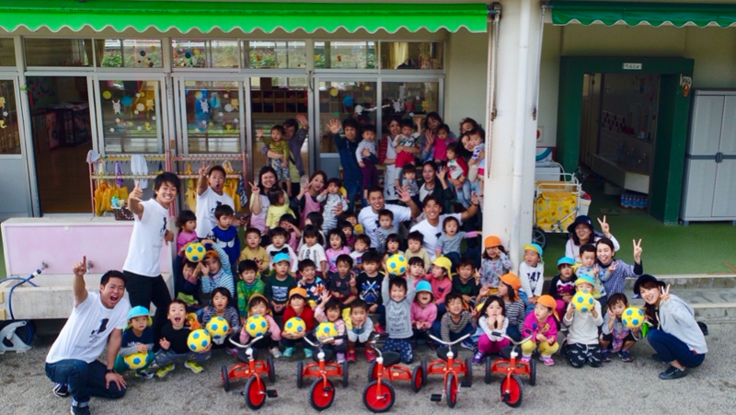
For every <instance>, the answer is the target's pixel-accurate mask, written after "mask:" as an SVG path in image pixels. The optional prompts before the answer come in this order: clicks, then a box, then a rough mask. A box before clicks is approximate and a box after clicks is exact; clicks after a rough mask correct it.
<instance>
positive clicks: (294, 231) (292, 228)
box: [279, 213, 302, 252]
mask: <svg viewBox="0 0 736 415" xmlns="http://www.w3.org/2000/svg"><path fill="white" fill-rule="evenodd" d="M279 227H281V228H284V229H286V232H288V233H289V240H288V241H286V244H287V245H289V246H290V247H291V249H293V250H294V252H298V251H299V241H300V240H301V239H302V230H301V229H300V228H299V222H298V221H297V219H296V218H295V217H294V215H291V214H289V213H286V214H284V215H281V219H279Z"/></svg>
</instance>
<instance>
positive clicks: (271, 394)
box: [266, 390, 279, 398]
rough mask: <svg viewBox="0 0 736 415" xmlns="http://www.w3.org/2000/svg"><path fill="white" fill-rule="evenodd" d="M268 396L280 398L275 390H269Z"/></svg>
mask: <svg viewBox="0 0 736 415" xmlns="http://www.w3.org/2000/svg"><path fill="white" fill-rule="evenodd" d="M266 396H268V397H269V398H278V397H279V393H278V392H277V391H275V390H267V391H266Z"/></svg>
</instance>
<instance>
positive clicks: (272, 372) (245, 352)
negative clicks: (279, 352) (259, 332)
mask: <svg viewBox="0 0 736 415" xmlns="http://www.w3.org/2000/svg"><path fill="white" fill-rule="evenodd" d="M262 338H263V336H258V337H254V338H252V339H251V341H250V342H249V343H248V344H245V345H243V344H240V343H238V342H237V341H235V339H234V338H233V337H230V338H229V340H230V343H232V344H234V345H235V346H237V347H238V360H240V363H238V364H236V365H234V366H233V367H231V368H230V370H229V371H228V370H227V366H225V365H223V366H222V387H223V389H225V392H228V391H230V381H231V380H235V379H240V378H248V381H247V382H246V383H245V387H244V388H243V392H242V394H243V396H244V397H245V404H246V405H248V408H250V409H253V410H255V409H260V408H261V407H262V406H263V404H264V403H265V402H266V396H268V397H269V398H276V397H278V392H276V391H275V390H266V385H265V384H264V383H263V381H262V380H261V376H260V375H261V374H263V373H266V374H268V381H269V382H271V383H273V382H274V381H275V380H276V369H275V368H274V366H273V357H272V356H268V359H267V360H265V361H263V360H258V350H257V349H254V348H253V347H252V345H253V344H254V343H255V342H257V341H258V340H261V339H262Z"/></svg>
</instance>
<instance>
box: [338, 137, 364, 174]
mask: <svg viewBox="0 0 736 415" xmlns="http://www.w3.org/2000/svg"><path fill="white" fill-rule="evenodd" d="M332 139H333V140H334V141H335V147H337V152H338V154H340V164H341V165H342V178H343V180H345V181H363V171H362V170H360V166H359V165H358V160H356V159H355V151H356V150H357V149H358V143H359V142H360V140H356V141H355V142H352V141H350V140H348V139H347V138H345V137H341V136H340V134H333V135H332Z"/></svg>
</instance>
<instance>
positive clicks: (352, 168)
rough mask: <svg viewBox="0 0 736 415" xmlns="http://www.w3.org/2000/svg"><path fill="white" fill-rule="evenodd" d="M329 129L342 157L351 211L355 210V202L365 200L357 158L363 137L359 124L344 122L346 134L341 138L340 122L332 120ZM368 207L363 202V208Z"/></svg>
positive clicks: (344, 181)
mask: <svg viewBox="0 0 736 415" xmlns="http://www.w3.org/2000/svg"><path fill="white" fill-rule="evenodd" d="M327 127H329V129H330V132H331V133H332V140H333V141H334V143H335V148H337V153H338V154H339V155H340V165H341V166H342V179H343V186H344V187H345V191H346V192H347V194H346V195H345V196H346V197H347V199H348V206H349V208H350V210H353V209H355V201H356V200H357V199H358V198H361V199H362V198H363V171H362V170H361V169H360V166H359V165H358V160H357V159H356V158H355V151H356V150H358V144H359V143H360V141H361V137H360V136H359V135H358V128H359V127H358V122H357V121H356V120H355V119H353V118H346V119H345V120H344V121H343V122H342V131H343V133H345V137H341V136H340V121H338V120H337V119H334V118H333V119H331V120H330V121H329V122H328V123H327ZM370 154H371V153H370V150H368V149H367V148H366V149H363V156H364V157H368V156H370ZM366 205H367V203H366V202H363V206H366Z"/></svg>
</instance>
